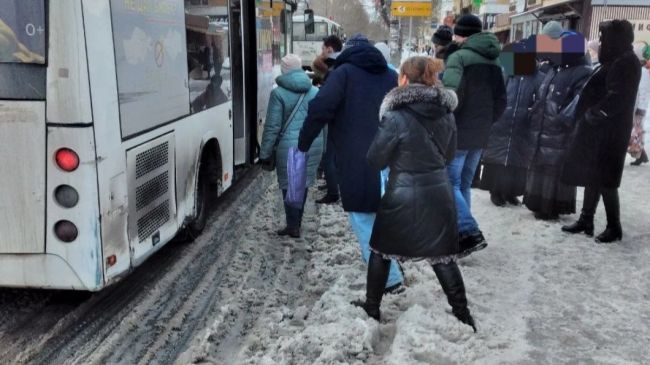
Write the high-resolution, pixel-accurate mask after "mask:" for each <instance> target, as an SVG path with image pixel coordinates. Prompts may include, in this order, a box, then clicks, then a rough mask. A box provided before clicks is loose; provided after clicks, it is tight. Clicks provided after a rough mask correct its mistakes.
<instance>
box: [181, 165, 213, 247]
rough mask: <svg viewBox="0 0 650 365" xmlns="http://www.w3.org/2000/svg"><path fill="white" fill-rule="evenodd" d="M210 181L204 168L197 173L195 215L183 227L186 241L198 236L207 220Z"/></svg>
mask: <svg viewBox="0 0 650 365" xmlns="http://www.w3.org/2000/svg"><path fill="white" fill-rule="evenodd" d="M209 187H210V181H209V179H208V178H207V176H206V173H205V170H202V171H201V173H200V174H199V182H198V184H197V186H196V215H195V216H194V218H192V220H191V221H190V222H189V223H188V224H187V227H186V228H185V233H186V239H187V241H190V242H191V241H194V240H195V239H196V238H198V237H199V235H200V234H201V232H203V229H205V226H206V224H207V221H208V196H209V194H210V193H209Z"/></svg>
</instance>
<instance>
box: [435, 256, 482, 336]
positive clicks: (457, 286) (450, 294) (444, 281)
mask: <svg viewBox="0 0 650 365" xmlns="http://www.w3.org/2000/svg"><path fill="white" fill-rule="evenodd" d="M433 271H434V272H435V273H436V276H437V277H438V281H439V282H440V286H442V290H443V291H444V292H445V294H446V295H447V301H448V302H449V305H451V308H452V312H453V313H454V316H456V318H458V320H459V321H461V322H463V323H465V324H466V325H468V326H471V327H472V329H474V332H476V325H475V324H474V318H472V315H471V314H470V312H469V308H468V307H467V297H466V296H465V284H464V283H463V275H462V274H461V273H460V269H459V268H458V265H456V263H455V262H450V263H448V264H437V265H433Z"/></svg>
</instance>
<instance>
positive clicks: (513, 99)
mask: <svg viewBox="0 0 650 365" xmlns="http://www.w3.org/2000/svg"><path fill="white" fill-rule="evenodd" d="M543 79H544V74H542V73H541V72H538V73H536V74H535V75H529V76H511V77H509V78H508V80H507V81H506V91H507V94H508V104H507V107H506V111H505V112H504V113H503V115H502V116H501V118H499V120H497V121H496V122H495V123H494V124H493V125H492V129H491V130H490V139H489V140H488V145H487V148H486V149H485V151H484V152H483V163H486V164H494V165H500V166H513V167H521V168H528V166H530V161H531V160H532V158H533V156H532V153H533V152H534V151H532V150H531V148H530V118H529V116H530V107H531V106H532V105H533V103H534V101H535V92H536V90H537V87H538V86H539V84H541V82H542V80H543Z"/></svg>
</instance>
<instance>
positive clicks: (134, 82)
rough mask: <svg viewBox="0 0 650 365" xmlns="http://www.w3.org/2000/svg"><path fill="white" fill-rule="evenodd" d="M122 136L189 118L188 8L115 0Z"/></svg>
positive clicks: (164, 0)
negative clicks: (186, 12)
mask: <svg viewBox="0 0 650 365" xmlns="http://www.w3.org/2000/svg"><path fill="white" fill-rule="evenodd" d="M111 13H112V19H113V38H114V42H115V59H116V67H117V84H118V91H119V102H120V121H121V126H122V137H123V138H128V137H129V136H132V135H135V134H137V133H140V132H142V131H146V130H148V129H151V128H154V127H156V126H158V125H160V124H163V123H166V122H170V121H172V120H174V119H177V118H180V117H182V116H185V115H187V114H189V112H190V110H189V108H190V107H189V103H188V101H189V88H188V84H187V75H188V70H187V57H186V39H185V9H184V7H183V3H180V2H178V1H173V0H159V1H153V0H146V1H138V2H133V1H127V0H111Z"/></svg>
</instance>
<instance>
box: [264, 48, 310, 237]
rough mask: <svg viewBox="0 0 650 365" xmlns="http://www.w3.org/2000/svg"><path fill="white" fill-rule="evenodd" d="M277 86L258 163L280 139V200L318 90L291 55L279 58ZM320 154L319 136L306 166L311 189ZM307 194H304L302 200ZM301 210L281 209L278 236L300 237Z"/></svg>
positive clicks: (268, 156)
mask: <svg viewBox="0 0 650 365" xmlns="http://www.w3.org/2000/svg"><path fill="white" fill-rule="evenodd" d="M275 81H276V83H277V85H278V87H277V88H275V89H274V90H273V91H272V92H271V97H270V100H269V106H268V109H267V113H266V124H265V126H264V134H263V135H262V146H261V149H260V160H261V161H262V162H264V161H268V160H269V158H271V155H272V153H273V146H274V145H275V143H276V141H277V140H278V138H280V141H279V144H278V148H277V151H276V161H275V163H276V172H277V175H278V184H279V185H280V189H281V190H282V196H283V197H284V196H286V193H287V187H288V178H287V155H288V153H289V148H291V147H298V135H299V134H300V129H301V128H302V125H303V123H304V122H305V117H306V116H307V108H308V106H309V102H310V101H311V100H312V99H313V98H314V97H315V96H316V94H317V93H318V89H317V88H316V87H314V86H312V83H311V80H310V79H309V77H308V76H307V74H305V72H304V71H303V70H302V61H301V59H300V58H299V57H298V56H296V55H293V54H289V55H287V56H285V57H284V58H282V75H281V76H279V77H278V78H277V79H276V80H275ZM302 94H305V97H304V98H303V100H302V101H301V103H300V105H298V106H297V108H298V109H297V110H296V113H295V114H294V116H293V118H292V120H291V121H287V119H288V118H289V116H291V114H292V112H293V109H294V107H296V105H297V103H298V101H299V99H300V97H301V95H302ZM285 123H290V124H289V125H288V127H287V128H286V130H285V132H284V134H282V135H280V134H281V131H282V127H283V125H284V124H285ZM322 154H323V135H322V133H321V135H319V136H318V138H316V141H314V143H313V144H312V146H311V148H310V149H309V160H308V162H307V186H308V187H309V186H312V185H313V184H314V182H315V180H316V170H317V168H318V165H319V164H320V159H321V156H322ZM306 199H307V194H305V200H306ZM303 211H304V202H303V209H296V208H293V207H290V206H287V205H286V204H285V205H284V212H285V214H286V220H287V226H286V227H285V228H284V229H282V230H280V231H278V232H277V233H278V234H279V235H281V236H286V235H288V236H291V237H294V238H298V237H300V225H301V223H302V214H303Z"/></svg>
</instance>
